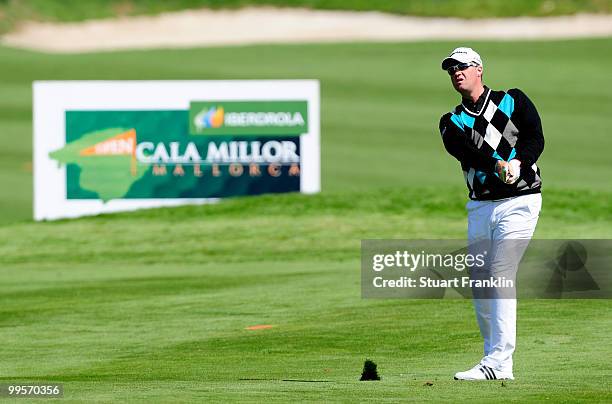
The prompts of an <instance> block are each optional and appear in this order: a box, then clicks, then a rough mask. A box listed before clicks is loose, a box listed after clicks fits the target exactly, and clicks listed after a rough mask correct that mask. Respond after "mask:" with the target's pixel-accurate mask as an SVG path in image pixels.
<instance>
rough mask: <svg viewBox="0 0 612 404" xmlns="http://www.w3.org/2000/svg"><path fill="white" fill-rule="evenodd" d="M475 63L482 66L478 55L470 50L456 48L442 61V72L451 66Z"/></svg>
mask: <svg viewBox="0 0 612 404" xmlns="http://www.w3.org/2000/svg"><path fill="white" fill-rule="evenodd" d="M472 62H473V63H476V64H477V65H479V66H482V59H481V58H480V55H479V54H478V53H477V52H476V51H475V50H474V49H472V48H463V47H462V48H456V49H455V50H453V51H452V52H451V54H450V55H448V57H447V58H445V59H444V60H443V61H442V70H446V69H448V68H449V67H451V66H454V65H456V64H459V63H472Z"/></svg>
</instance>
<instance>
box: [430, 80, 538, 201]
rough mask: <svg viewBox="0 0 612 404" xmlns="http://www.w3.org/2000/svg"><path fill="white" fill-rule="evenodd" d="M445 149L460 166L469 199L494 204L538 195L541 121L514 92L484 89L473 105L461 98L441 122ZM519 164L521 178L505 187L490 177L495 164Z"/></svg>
mask: <svg viewBox="0 0 612 404" xmlns="http://www.w3.org/2000/svg"><path fill="white" fill-rule="evenodd" d="M440 133H441V134H442V140H443V142H444V147H445V148H446V150H447V151H448V152H449V153H450V154H451V155H452V156H454V157H455V158H456V159H457V160H459V162H460V163H461V169H462V170H463V174H464V176H465V181H466V183H467V186H468V190H469V196H470V198H471V199H474V200H495V199H504V198H510V197H514V196H519V195H526V194H533V193H538V192H540V189H541V185H542V179H541V177H540V169H539V167H538V166H537V165H536V161H537V159H538V157H539V156H540V154H541V153H542V150H543V149H544V135H543V133H542V123H541V121H540V116H539V115H538V111H537V110H536V108H535V106H534V105H533V103H532V102H531V100H530V99H529V98H528V97H527V96H526V95H525V94H524V93H523V92H522V91H521V90H519V89H516V88H513V89H511V90H508V91H493V90H491V89H489V88H487V87H485V91H484V92H483V93H482V95H481V96H480V98H479V99H478V100H477V101H476V103H472V102H471V100H467V99H463V102H462V103H461V104H460V105H458V106H457V107H455V109H454V110H453V111H452V112H449V113H447V114H445V115H443V116H442V118H441V119H440ZM512 159H518V160H519V161H520V162H521V176H520V178H519V179H518V181H516V182H515V183H514V184H505V183H504V182H502V181H501V179H500V178H499V176H498V175H497V173H495V163H496V162H497V160H505V161H510V160H512Z"/></svg>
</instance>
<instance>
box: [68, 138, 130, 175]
mask: <svg viewBox="0 0 612 404" xmlns="http://www.w3.org/2000/svg"><path fill="white" fill-rule="evenodd" d="M79 154H80V155H81V156H129V155H131V156H132V164H131V172H132V175H136V130H135V129H130V130H128V131H126V132H123V133H120V134H118V135H116V136H113V137H111V138H110V139H106V140H104V141H103V142H100V143H96V144H95V145H93V146H89V147H87V148H85V149H83V150H81V152H80V153H79Z"/></svg>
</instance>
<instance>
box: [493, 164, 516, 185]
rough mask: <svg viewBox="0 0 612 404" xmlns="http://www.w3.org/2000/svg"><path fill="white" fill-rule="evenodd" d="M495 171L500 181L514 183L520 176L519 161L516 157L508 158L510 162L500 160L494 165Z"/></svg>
mask: <svg viewBox="0 0 612 404" xmlns="http://www.w3.org/2000/svg"><path fill="white" fill-rule="evenodd" d="M495 171H496V172H497V174H498V175H499V179H500V180H502V182H504V183H506V184H514V183H515V182H516V181H517V180H518V179H519V177H520V176H521V162H520V161H518V160H517V159H513V160H510V162H506V161H501V160H500V161H498V162H497V165H496V166H495Z"/></svg>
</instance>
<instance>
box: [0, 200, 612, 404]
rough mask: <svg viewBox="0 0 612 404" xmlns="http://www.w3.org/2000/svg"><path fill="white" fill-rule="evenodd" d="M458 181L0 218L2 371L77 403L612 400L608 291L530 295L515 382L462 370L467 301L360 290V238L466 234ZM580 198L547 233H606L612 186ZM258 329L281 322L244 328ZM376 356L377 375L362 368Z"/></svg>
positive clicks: (547, 224)
mask: <svg viewBox="0 0 612 404" xmlns="http://www.w3.org/2000/svg"><path fill="white" fill-rule="evenodd" d="M455 191H457V192H456V196H455V197H448V196H444V195H441V194H440V193H436V192H434V191H433V190H429V191H428V190H427V189H409V188H403V189H399V190H382V191H370V192H344V193H339V194H333V193H331V194H322V195H314V196H305V195H282V196H263V197H257V198H239V199H235V200H232V201H229V202H227V203H222V204H218V205H212V206H190V207H181V208H176V209H156V210H148V211H140V212H135V213H125V214H118V215H106V216H100V217H93V218H82V219H78V220H64V221H59V222H51V223H21V224H12V225H5V226H3V227H1V228H0V239H1V240H3V242H2V243H1V244H0V257H1V258H0V276H1V277H2V279H3V287H2V289H0V307H1V309H0V338H1V339H2V341H3V358H4V359H3V361H2V362H1V363H0V380H2V381H5V382H15V381H21V382H27V381H55V382H62V383H64V385H65V398H66V399H67V400H68V401H70V402H78V401H83V400H87V401H94V400H101V401H109V400H114V401H116V400H127V401H143V402H144V401H156V402H159V401H175V400H179V401H198V400H215V401H227V400H231V401H236V400H240V401H245V400H247V401H279V402H286V401H292V400H296V399H299V400H316V401H321V400H325V401H346V400H349V401H354V400H359V401H361V400H377V401H378V400H383V401H418V402H422V401H431V402H456V401H457V399H458V397H465V398H467V397H476V398H474V399H471V400H473V401H476V402H489V401H491V400H497V399H498V398H499V396H500V394H502V395H503V397H504V400H506V401H521V402H525V401H533V402H537V401H541V400H545V399H548V400H554V401H564V400H570V401H571V400H577V401H593V402H600V401H606V400H609V399H610V398H611V395H610V391H609V389H608V388H607V384H608V383H607V374H609V372H610V370H611V368H610V364H609V361H608V360H607V358H608V357H609V355H610V342H611V341H610V336H609V333H608V332H607V330H608V329H609V327H610V325H612V324H611V323H612V319H611V317H610V315H609V313H610V309H611V306H610V302H609V301H605V300H593V301H580V300H575V301H546V300H524V301H521V303H520V306H519V307H520V309H519V348H518V351H517V354H516V357H515V363H516V366H515V374H516V376H517V380H516V381H514V382H506V383H505V385H503V386H502V385H501V384H500V383H499V382H497V383H490V384H489V383H484V384H483V383H480V384H471V383H457V382H454V381H452V380H451V377H452V374H453V373H454V372H455V371H457V370H458V369H463V368H465V367H467V366H471V365H472V364H473V363H474V362H476V361H478V360H479V358H480V346H481V343H480V341H479V336H478V332H477V328H476V324H475V321H474V319H473V314H472V310H471V307H470V303H469V301H464V300H452V301H449V300H443V301H437V300H422V301H419V300H393V301H388V300H364V299H361V298H360V272H359V271H360V270H359V268H360V262H359V248H360V239H362V238H407V239H422V238H433V239H435V238H462V237H463V235H464V234H465V218H464V212H463V210H462V206H461V205H462V203H463V201H462V200H461V196H460V194H459V189H456V190H455ZM421 198H422V199H421ZM580 198H583V202H584V203H585V204H586V203H589V204H590V206H591V209H589V210H584V211H583V212H582V214H581V215H580V217H574V216H573V215H572V214H567V212H565V211H564V210H563V209H561V208H560V206H555V203H552V204H551V205H550V206H547V207H550V208H549V209H545V210H544V213H543V215H542V218H541V222H540V224H539V229H538V233H537V234H538V237H546V236H548V237H561V236H562V235H563V234H564V232H566V231H569V232H571V234H573V235H576V234H582V235H585V236H590V237H594V236H598V237H610V229H611V228H612V226H611V225H612V221H611V220H610V217H609V216H608V215H607V210H606V203H607V200H608V198H609V195H601V194H588V195H582V196H581V197H576V196H575V197H574V199H575V200H576V199H580ZM550 200H555V198H554V193H553V196H552V197H551V198H550ZM419 201H427V202H423V203H419ZM558 201H562V199H559V200H558ZM587 201H588V202H587ZM557 203H558V202H557ZM545 206H546V204H545ZM260 324H269V325H272V326H273V327H272V328H271V329H267V330H258V331H250V330H247V329H246V327H248V326H252V325H260ZM366 358H371V359H374V360H375V361H376V362H377V363H378V365H379V370H380V373H381V375H382V377H383V379H382V381H381V382H367V383H366V382H359V381H358V378H359V375H360V372H361V366H362V364H363V361H364V360H365V359H366ZM426 382H430V383H433V386H428V385H425V383H426Z"/></svg>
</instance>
